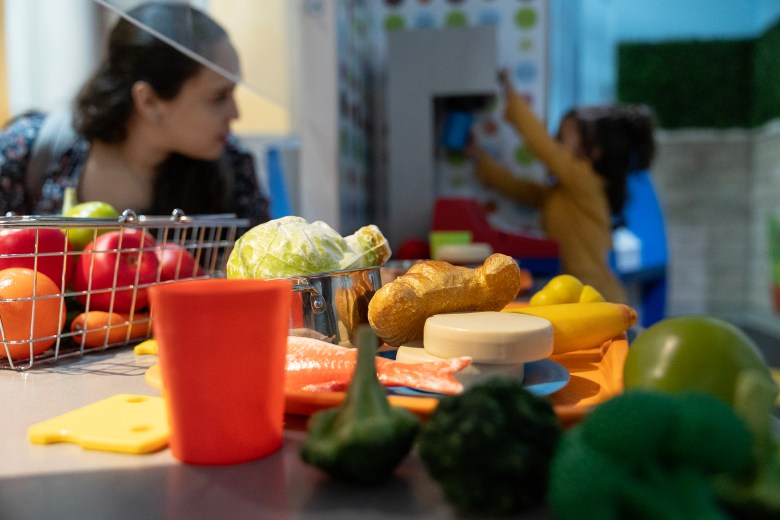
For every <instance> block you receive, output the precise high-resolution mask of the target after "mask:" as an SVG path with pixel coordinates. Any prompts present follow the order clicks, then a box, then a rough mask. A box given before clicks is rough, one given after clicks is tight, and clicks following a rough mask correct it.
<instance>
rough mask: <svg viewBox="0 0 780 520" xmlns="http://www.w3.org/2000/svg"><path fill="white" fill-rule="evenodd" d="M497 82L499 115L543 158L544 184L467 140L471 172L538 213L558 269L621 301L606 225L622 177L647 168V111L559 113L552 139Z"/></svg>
mask: <svg viewBox="0 0 780 520" xmlns="http://www.w3.org/2000/svg"><path fill="white" fill-rule="evenodd" d="M500 77H501V82H502V86H503V90H504V95H505V100H506V103H505V105H506V109H505V112H504V118H505V119H506V120H507V121H508V122H509V123H510V124H511V125H513V126H514V127H515V129H516V130H517V132H518V133H519V134H520V135H521V137H522V138H523V140H524V142H525V144H526V146H527V147H528V148H529V149H530V150H532V151H533V153H534V154H535V155H536V156H537V158H538V159H539V160H540V161H542V163H544V165H545V166H546V168H547V170H548V171H549V175H550V179H549V182H545V183H540V182H537V181H534V180H528V179H521V178H518V177H516V176H514V175H513V174H512V172H511V170H510V169H509V168H508V167H506V166H505V165H503V164H501V163H499V162H498V161H496V160H495V159H493V158H492V157H490V156H489V155H488V154H487V153H486V152H485V151H484V150H483V149H481V148H480V147H479V145H478V144H477V143H475V142H473V141H472V142H471V143H470V144H469V145H468V147H467V154H468V155H469V157H470V158H471V160H472V161H473V163H474V167H475V168H474V169H475V172H476V175H477V177H478V178H479V179H480V180H481V181H482V182H484V183H485V184H486V185H488V186H489V187H492V188H494V189H496V190H498V191H499V192H501V193H503V194H505V195H507V196H508V197H510V198H513V199H515V200H517V201H519V202H521V203H524V204H526V205H528V206H531V207H534V208H538V209H539V211H540V213H541V226H542V231H543V232H544V233H545V234H546V235H547V236H548V237H549V238H551V239H553V240H556V241H557V242H558V245H559V247H560V256H561V267H562V271H563V272H564V273H568V274H571V275H573V276H576V277H577V278H579V279H580V280H581V281H582V282H583V283H585V284H589V285H592V286H593V287H595V288H596V289H597V290H598V291H599V292H600V293H601V294H602V295H603V296H604V298H605V299H607V300H608V301H612V302H625V301H626V296H625V291H624V289H623V287H622V285H621V283H620V281H619V280H618V278H617V277H616V276H615V274H614V273H613V272H612V270H611V269H610V267H609V262H608V257H609V253H610V251H611V249H612V231H613V229H614V228H615V227H616V225H617V224H618V223H619V222H620V220H621V218H622V213H623V208H624V206H625V202H626V177H627V175H628V173H629V172H630V171H633V170H639V169H644V168H647V167H648V166H649V164H650V162H651V160H652V158H653V155H654V152H655V141H654V138H653V130H654V119H653V115H652V112H651V111H650V110H649V109H648V108H647V107H644V106H638V105H609V106H593V107H582V108H575V109H573V110H571V111H569V112H568V113H566V114H565V115H564V116H563V118H562V119H561V122H560V126H559V129H558V135H557V138H556V139H553V138H552V137H550V136H549V135H548V134H547V130H546V129H545V127H544V125H543V123H542V122H541V121H540V120H539V119H538V118H537V117H536V115H535V114H534V113H533V112H532V110H531V108H530V107H529V106H528V104H527V103H526V102H525V100H524V99H523V97H522V96H521V95H519V94H518V93H516V92H515V91H514V88H513V86H512V84H511V81H510V80H509V78H508V76H507V74H506V72H505V71H502V73H501V75H500Z"/></svg>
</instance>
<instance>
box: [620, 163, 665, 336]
mask: <svg viewBox="0 0 780 520" xmlns="http://www.w3.org/2000/svg"><path fill="white" fill-rule="evenodd" d="M625 227H626V228H627V229H628V230H629V231H630V232H631V233H632V234H633V235H634V236H636V237H637V238H638V239H639V243H640V245H641V249H640V254H639V262H638V265H636V266H634V267H632V268H631V269H629V270H621V269H619V268H618V262H617V260H616V258H615V254H614V252H613V255H612V256H611V258H610V262H611V264H612V268H613V269H614V270H615V272H617V273H618V275H619V276H620V277H621V279H622V280H623V282H624V283H625V284H626V286H631V285H638V286H639V294H640V299H641V301H640V308H639V309H638V310H639V314H640V323H641V325H642V326H644V327H649V326H650V325H652V324H653V323H655V322H657V321H659V320H661V319H663V318H664V316H665V314H666V292H667V287H666V278H667V265H668V252H667V246H666V227H665V224H664V217H663V212H662V210H661V206H660V204H659V202H658V197H657V196H656V191H655V187H654V186H653V181H652V179H651V177H650V172H649V171H648V170H641V171H636V172H633V173H631V174H630V175H629V177H628V199H627V202H626V208H625Z"/></svg>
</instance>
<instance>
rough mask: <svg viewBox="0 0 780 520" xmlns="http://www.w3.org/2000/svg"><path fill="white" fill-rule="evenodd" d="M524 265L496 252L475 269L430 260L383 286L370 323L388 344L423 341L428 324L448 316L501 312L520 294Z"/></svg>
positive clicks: (372, 306) (370, 307)
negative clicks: (475, 312) (438, 315)
mask: <svg viewBox="0 0 780 520" xmlns="http://www.w3.org/2000/svg"><path fill="white" fill-rule="evenodd" d="M520 284H521V279H520V267H519V266H518V265H517V262H515V260H514V259H513V258H512V257H509V256H506V255H502V254H498V253H496V254H493V255H491V256H489V257H488V258H487V259H486V260H485V262H484V263H483V264H482V265H481V266H479V267H476V268H474V269H470V268H468V267H460V266H454V265H451V264H449V263H447V262H442V261H438V260H426V261H423V262H419V263H417V264H415V265H413V266H412V267H411V268H409V270H408V271H406V273H405V274H403V275H401V276H399V277H398V278H396V279H395V280H393V281H392V282H390V283H388V284H386V285H384V286H383V287H381V288H380V289H379V290H378V291H377V292H376V294H375V295H374V297H373V298H372V299H371V301H370V302H369V304H368V322H369V323H370V324H371V326H372V327H373V328H374V332H376V334H377V336H379V338H381V339H382V341H384V342H385V343H387V344H388V345H392V346H400V345H403V344H406V343H409V342H411V341H417V340H422V339H423V329H424V327H425V320H427V319H428V317H429V316H433V315H434V314H443V313H448V312H472V311H499V310H501V309H503V308H504V307H505V306H506V305H507V304H508V303H509V302H511V301H512V300H513V299H514V298H515V297H516V296H517V293H518V292H519V291H520Z"/></svg>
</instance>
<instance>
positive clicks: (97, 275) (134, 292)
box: [73, 230, 159, 312]
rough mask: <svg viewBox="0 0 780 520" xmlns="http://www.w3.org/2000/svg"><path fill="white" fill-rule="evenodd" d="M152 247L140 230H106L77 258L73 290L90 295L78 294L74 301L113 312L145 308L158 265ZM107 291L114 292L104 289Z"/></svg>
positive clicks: (146, 236) (150, 237) (146, 235)
mask: <svg viewBox="0 0 780 520" xmlns="http://www.w3.org/2000/svg"><path fill="white" fill-rule="evenodd" d="M154 246H156V241H155V240H154V238H152V236H151V235H149V234H148V233H146V232H144V231H140V230H118V231H109V232H108V233H105V234H103V235H100V236H99V237H97V239H96V240H95V241H94V242H91V243H89V244H87V246H86V247H85V248H84V251H85V252H86V253H87V254H84V255H80V256H79V259H78V262H77V263H76V269H75V274H74V276H73V289H74V290H76V291H90V293H91V294H89V295H88V294H81V295H79V296H78V297H77V298H78V301H79V302H80V303H81V304H82V305H87V300H88V297H89V308H90V309H97V310H104V311H109V310H111V311H113V312H130V311H131V310H133V309H134V310H135V311H140V310H141V309H143V308H145V307H146V306H147V305H148V304H149V295H148V291H147V289H148V287H149V285H150V284H152V283H154V282H155V281H156V280H157V269H158V266H159V262H158V260H157V255H155V253H154ZM90 273H91V276H90ZM90 279H91V284H90ZM111 288H114V290H105V289H111ZM112 298H113V307H112ZM133 298H135V303H133Z"/></svg>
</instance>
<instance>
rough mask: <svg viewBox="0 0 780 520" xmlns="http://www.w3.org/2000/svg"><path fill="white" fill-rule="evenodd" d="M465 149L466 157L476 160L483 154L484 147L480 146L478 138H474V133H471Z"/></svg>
mask: <svg viewBox="0 0 780 520" xmlns="http://www.w3.org/2000/svg"><path fill="white" fill-rule="evenodd" d="M463 151H464V153H465V154H466V157H468V158H469V159H470V160H472V161H474V162H476V161H477V160H478V159H479V156H480V155H482V148H480V146H479V145H478V144H477V141H476V139H474V134H469V138H468V141H466V146H465V147H464V148H463Z"/></svg>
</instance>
